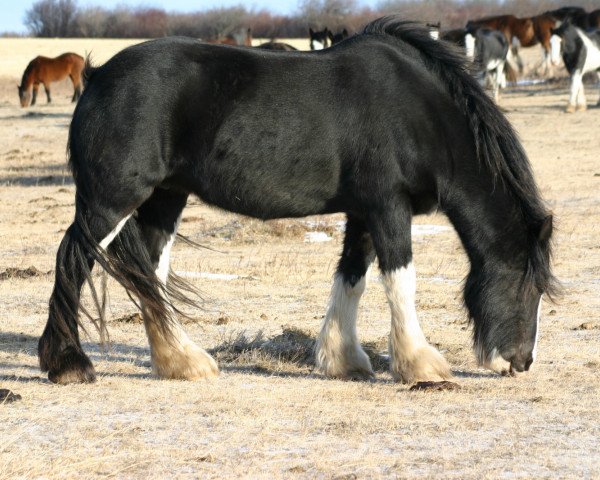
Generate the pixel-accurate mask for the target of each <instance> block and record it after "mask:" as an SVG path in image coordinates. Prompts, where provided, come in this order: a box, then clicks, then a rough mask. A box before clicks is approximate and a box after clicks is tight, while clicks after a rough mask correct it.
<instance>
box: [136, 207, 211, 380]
mask: <svg viewBox="0 0 600 480" xmlns="http://www.w3.org/2000/svg"><path fill="white" fill-rule="evenodd" d="M180 221H181V216H179V218H178V219H177V221H176V222H175V226H174V230H173V233H172V234H171V236H170V237H169V239H168V240H167V243H166V244H165V246H164V247H163V250H162V252H161V254H160V258H159V261H158V266H157V268H156V276H157V277H158V278H159V280H160V281H161V282H162V283H163V284H164V285H166V284H167V279H168V277H169V260H170V256H171V247H172V246H173V242H174V241H175V236H176V235H177V229H178V227H179V222H180ZM142 313H143V317H144V326H145V327H146V334H147V335H148V342H149V343H150V356H151V360H152V370H153V371H154V373H155V374H156V375H157V376H159V377H160V378H170V379H181V380H200V379H204V378H211V377H215V376H217V375H218V373H219V368H218V367H217V363H216V362H215V360H214V359H213V358H212V357H211V356H210V355H209V354H208V353H207V352H206V351H205V350H203V349H202V348H200V347H198V346H197V345H196V344H195V343H194V342H193V341H192V340H191V339H190V338H189V337H188V335H187V333H185V331H184V330H183V327H182V326H181V324H180V323H179V322H178V321H177V319H176V318H175V316H173V317H172V319H171V325H170V327H169V331H168V334H167V336H168V337H170V338H166V337H165V332H164V331H162V330H159V329H158V328H157V326H156V325H157V322H155V321H154V320H153V318H152V317H151V315H152V313H151V312H149V311H148V310H147V309H145V308H143V312H142Z"/></svg>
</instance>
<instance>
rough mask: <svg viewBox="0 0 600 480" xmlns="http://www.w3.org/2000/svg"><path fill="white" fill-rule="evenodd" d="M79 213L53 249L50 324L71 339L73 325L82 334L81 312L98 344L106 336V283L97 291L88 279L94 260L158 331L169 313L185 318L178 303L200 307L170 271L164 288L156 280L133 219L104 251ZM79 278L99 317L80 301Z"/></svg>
mask: <svg viewBox="0 0 600 480" xmlns="http://www.w3.org/2000/svg"><path fill="white" fill-rule="evenodd" d="M84 211H85V209H84V208H80V206H79V207H78V208H77V213H76V216H75V222H74V223H73V224H72V225H71V226H70V227H69V229H68V230H67V232H66V233H65V236H64V238H63V240H62V242H61V244H60V246H59V249H58V253H57V269H56V278H55V286H54V292H53V295H52V297H51V301H50V312H49V313H50V317H51V319H52V320H53V321H52V325H53V326H54V328H56V329H58V331H59V332H60V334H62V335H64V336H65V337H67V338H71V339H73V340H76V339H74V338H73V336H77V335H78V334H77V328H76V327H77V325H78V326H79V327H81V328H82V330H83V331H84V332H86V329H85V326H84V324H83V323H82V322H81V319H80V315H79V314H78V312H81V313H83V314H84V316H85V317H87V318H88V319H89V320H90V321H91V322H92V324H93V325H94V326H95V328H96V329H97V331H98V332H99V334H100V339H101V342H105V341H106V340H108V338H109V337H108V332H107V326H106V323H107V322H106V315H105V305H106V301H105V299H106V285H105V282H103V284H102V288H101V291H100V293H99V292H98V290H97V289H96V287H95V285H94V281H93V278H92V267H93V265H94V263H98V264H99V265H100V266H101V267H102V268H103V269H104V270H105V271H106V272H107V273H108V274H109V275H110V276H112V277H113V278H114V279H116V280H117V281H118V282H119V283H120V284H121V285H122V286H123V287H124V288H125V289H126V291H127V293H128V295H129V296H130V298H131V299H132V300H133V302H134V303H135V304H136V305H137V306H138V307H139V308H142V305H143V308H144V310H145V311H146V312H147V313H148V315H147V317H148V318H149V319H151V321H154V322H155V323H156V327H157V328H158V329H159V331H163V332H166V331H167V330H168V328H169V327H170V325H171V324H172V321H173V320H174V318H175V317H174V315H178V316H184V317H185V316H187V315H186V314H185V312H183V311H182V310H181V308H180V307H179V306H177V305H187V306H190V307H194V308H200V307H201V302H200V301H199V300H201V297H200V296H199V295H198V293H197V292H196V290H195V289H194V287H193V286H191V285H190V284H189V283H187V282H186V281H185V280H183V279H181V278H179V277H177V276H176V275H173V274H172V275H171V276H170V277H169V282H168V283H167V285H166V286H165V285H163V283H162V282H161V281H160V280H159V278H158V277H157V276H156V273H155V266H154V264H153V262H152V260H151V257H150V253H149V251H148V248H147V246H146V243H145V241H144V239H143V237H142V234H141V230H140V228H139V226H138V224H137V221H136V220H135V219H134V218H130V219H129V221H127V223H126V224H125V226H124V227H123V229H122V230H121V231H120V233H119V234H118V235H117V236H116V237H115V239H114V240H113V242H112V243H111V244H110V246H109V248H108V251H104V250H103V249H102V248H101V247H100V246H99V244H98V243H97V242H96V241H95V240H94V236H93V235H92V233H91V231H90V227H89V225H88V222H87V220H86V216H85V215H84V213H83V212H84ZM84 282H85V283H87V284H88V285H89V288H90V293H91V296H92V299H93V303H94V307H95V310H96V311H97V313H98V316H95V315H94V314H93V313H92V312H91V311H90V310H89V309H88V308H86V307H85V306H84V305H82V304H81V302H80V292H81V287H82V285H83V283H84ZM196 299H198V300H196ZM57 333H58V332H57ZM86 333H87V332H86ZM167 337H170V336H167Z"/></svg>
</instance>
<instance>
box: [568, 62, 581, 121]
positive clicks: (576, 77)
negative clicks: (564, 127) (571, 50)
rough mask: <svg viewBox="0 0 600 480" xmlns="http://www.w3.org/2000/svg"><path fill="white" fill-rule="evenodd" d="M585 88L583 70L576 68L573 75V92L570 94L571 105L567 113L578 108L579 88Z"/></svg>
mask: <svg viewBox="0 0 600 480" xmlns="http://www.w3.org/2000/svg"><path fill="white" fill-rule="evenodd" d="M582 88H583V74H582V73H581V70H576V71H575V72H573V74H572V75H571V93H570V96H569V105H568V106H567V113H573V112H574V111H575V110H577V100H578V98H579V90H581V89H582Z"/></svg>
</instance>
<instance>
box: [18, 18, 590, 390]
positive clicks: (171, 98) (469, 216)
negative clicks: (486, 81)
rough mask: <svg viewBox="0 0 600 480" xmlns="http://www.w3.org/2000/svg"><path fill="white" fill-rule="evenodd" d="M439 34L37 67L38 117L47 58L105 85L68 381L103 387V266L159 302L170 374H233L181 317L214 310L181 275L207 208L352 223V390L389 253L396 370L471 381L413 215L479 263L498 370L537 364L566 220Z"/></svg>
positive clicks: (489, 350)
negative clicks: (191, 201)
mask: <svg viewBox="0 0 600 480" xmlns="http://www.w3.org/2000/svg"><path fill="white" fill-rule="evenodd" d="M562 13H564V12H562ZM562 13H561V14H562ZM557 15H558V14H557ZM552 18H555V20H553V28H554V30H552V33H553V34H555V35H556V36H558V37H560V38H561V39H562V42H561V43H562V50H563V58H564V60H565V63H566V64H567V68H570V66H571V65H575V70H574V72H579V73H574V74H573V76H576V75H582V74H583V73H584V72H585V71H586V69H589V68H591V67H590V65H591V66H593V65H595V64H594V63H593V62H594V61H596V60H594V59H595V58H596V57H594V55H596V54H595V53H593V52H594V50H593V49H592V47H593V46H596V48H597V46H598V43H597V41H596V37H594V36H592V34H588V33H586V32H585V31H584V29H582V28H581V27H579V26H576V24H575V23H574V22H575V21H580V20H576V19H579V17H578V16H576V15H574V14H573V13H572V12H571V13H569V15H567V14H566V13H565V17H564V18H562V19H559V18H558V16H556V17H552ZM586 18H587V20H586V21H588V22H590V21H591V20H590V18H592V19H594V18H596V17H590V16H588V17H586ZM489 21H491V20H489ZM532 22H533V20H532ZM521 23H522V22H520V23H518V24H519V25H521ZM513 24H514V25H517V23H514V22H513V23H505V24H503V25H513ZM532 24H533V23H532ZM475 25H476V22H469V24H468V26H467V28H465V29H464V30H463V32H462V37H463V40H464V41H466V44H468V42H471V41H472V40H471V39H468V40H467V37H468V36H471V37H472V38H473V40H474V45H471V47H469V48H473V52H474V57H475V58H477V55H482V58H483V59H484V61H486V62H488V63H493V62H492V60H491V58H492V56H491V55H492V54H486V53H485V49H486V48H487V47H483V46H482V45H485V44H484V43H483V40H482V35H488V34H487V33H486V30H485V28H487V27H486V26H485V25H487V23H485V22H484V21H479V22H477V25H478V26H477V27H476V26H475ZM498 25H499V24H498ZM499 28H500V30H498V31H499V32H500V36H498V34H494V35H492V36H493V38H496V39H497V40H500V37H501V38H503V39H504V40H505V41H506V43H503V47H502V50H501V53H502V55H504V54H506V55H508V54H507V53H506V52H507V51H508V48H507V47H508V45H512V46H514V44H515V43H514V42H513V37H516V36H517V35H518V33H517V30H512V29H513V26H511V27H508V26H507V27H499ZM503 28H505V29H503ZM508 28H510V30H507V29H508ZM573 29H575V30H574V32H575V33H573ZM436 31H439V25H437V26H435V25H420V24H417V23H413V22H406V21H403V20H401V19H399V18H398V17H395V16H390V17H383V18H380V19H378V20H375V21H373V22H371V23H369V24H368V25H367V26H366V27H365V28H364V30H363V31H362V32H360V33H359V34H357V35H353V36H348V34H347V32H345V31H342V32H340V33H339V34H333V33H332V32H330V31H328V30H327V29H326V30H325V31H320V32H315V31H312V30H311V31H310V34H311V47H312V48H313V49H314V50H318V51H316V52H297V51H291V50H293V48H292V47H290V48H287V47H286V46H285V44H284V46H283V47H282V46H278V45H274V44H276V43H277V42H269V45H268V46H266V45H262V46H261V47H262V48H247V47H245V46H222V45H215V44H212V43H209V42H199V41H197V40H193V39H185V38H162V39H157V40H152V41H149V42H145V43H142V44H138V45H134V46H131V47H129V48H126V49H124V50H122V51H121V52H119V53H117V54H116V55H115V56H114V57H113V58H112V59H111V60H109V61H108V62H107V63H105V64H104V65H102V66H99V67H93V66H92V65H90V64H89V63H88V64H85V62H84V60H83V59H82V58H81V57H78V56H74V55H72V54H65V55H62V56H61V57H58V58H57V59H55V60H50V59H47V61H46V62H44V61H42V60H39V59H36V60H34V61H33V62H32V64H30V66H29V67H28V68H27V70H26V73H25V74H24V76H23V81H22V83H21V86H20V87H19V94H20V98H21V99H22V104H25V103H26V102H24V101H23V98H24V96H25V95H26V92H27V91H28V88H29V87H30V85H33V87H34V95H33V99H32V100H33V101H35V92H36V90H35V89H36V85H39V83H43V84H44V86H45V88H46V91H47V93H48V101H50V93H49V87H48V85H47V83H48V82H50V81H53V80H55V79H57V78H58V73H57V71H58V67H56V69H55V70H52V71H51V68H50V67H48V66H42V65H43V64H44V63H46V64H52V65H59V66H60V69H62V71H63V72H64V73H63V74H64V75H69V76H70V77H71V79H72V80H73V84H74V85H75V95H74V98H73V100H76V99H77V98H76V97H79V91H80V85H81V80H80V78H81V76H83V77H84V78H85V79H86V88H85V92H84V93H83V95H81V97H80V98H79V101H78V103H77V106H76V108H75V111H74V114H73V118H72V122H71V125H70V130H69V139H68V152H69V166H70V168H71V170H72V173H73V177H74V181H75V187H76V197H75V216H74V221H73V223H72V224H71V225H70V227H69V228H68V229H67V230H66V233H65V234H64V237H63V239H62V241H61V244H60V247H59V249H58V253H57V256H56V270H55V279H54V289H53V291H52V295H51V298H50V303H49V314H48V320H47V324H46V327H45V329H44V332H43V334H42V336H41V338H40V341H39V346H38V355H39V361H40V367H41V369H42V370H43V371H45V372H48V377H49V379H50V380H51V381H53V382H56V383H61V384H65V383H76V382H92V381H94V380H95V370H94V367H93V365H92V362H91V361H90V359H89V357H88V356H87V355H86V353H85V352H84V350H83V348H82V345H81V342H80V337H79V327H80V326H81V320H80V312H83V313H85V314H86V315H88V316H89V317H90V318H92V319H94V318H96V316H95V315H92V314H91V313H90V312H87V311H86V310H85V309H83V308H81V305H80V292H81V289H82V286H83V284H84V283H88V284H89V286H90V291H91V294H92V298H93V299H94V300H95V304H96V306H97V308H98V314H99V321H98V322H97V326H98V328H99V330H100V332H101V333H103V332H104V331H105V328H106V321H105V316H104V309H103V306H104V301H103V299H102V298H103V297H102V292H98V291H97V290H96V289H95V288H94V284H93V281H92V275H91V269H92V268H93V266H94V264H99V265H100V266H101V267H102V268H103V269H104V270H105V271H106V272H108V273H109V274H110V275H111V276H113V277H114V278H115V279H116V280H117V281H118V282H119V283H120V284H121V285H123V286H124V287H125V288H126V289H127V291H128V292H129V293H130V294H131V295H132V297H133V298H137V299H138V300H139V305H140V306H141V310H142V316H143V319H144V324H145V328H146V333H147V336H148V340H149V343H150V353H151V362H152V368H153V371H154V372H155V373H156V374H157V375H158V376H159V377H161V378H178V379H190V380H197V379H203V378H208V377H212V376H215V375H217V373H218V367H217V364H216V362H215V361H214V359H213V358H212V357H211V356H210V355H209V354H208V353H207V352H206V351H205V350H203V349H202V348H200V347H199V346H197V345H196V344H195V343H194V342H193V341H192V340H191V339H190V338H189V337H188V336H187V334H186V333H185V331H184V329H183V327H182V324H181V322H180V317H181V316H182V315H184V313H183V312H182V311H181V307H180V305H181V304H184V305H188V306H189V305H194V302H193V300H191V299H190V298H189V296H190V295H189V293H190V290H189V289H190V288H191V287H190V286H189V285H188V284H186V283H185V282H184V281H183V280H181V279H179V278H177V277H176V276H174V275H173V274H172V272H170V270H169V257H170V251H171V247H172V245H173V242H174V240H175V238H176V234H177V228H178V225H179V222H180V219H181V214H182V211H183V209H184V207H185V205H186V202H187V200H188V197H189V196H190V195H195V196H197V197H199V198H200V199H201V200H203V201H204V202H206V203H207V204H209V205H213V206H217V207H219V208H222V209H225V210H228V211H232V212H236V213H239V214H243V215H247V216H252V217H256V218H260V219H273V218H286V217H303V216H307V215H315V214H324V213H344V214H345V215H346V219H347V221H346V229H345V239H344V244H343V249H342V254H341V257H340V260H339V263H338V267H337V271H336V274H335V277H334V282H333V287H332V290H331V297H330V302H329V306H328V308H327V311H326V315H325V319H324V321H323V324H322V327H321V330H320V333H319V335H318V338H317V346H316V351H315V361H316V363H317V365H318V367H319V368H320V370H321V371H322V372H323V373H324V374H325V375H327V376H329V377H335V378H352V379H366V378H370V377H372V376H373V369H372V366H371V363H370V360H369V358H368V356H367V355H366V354H365V352H364V351H363V349H362V347H361V345H360V343H359V340H358V337H357V331H356V321H357V317H358V306H359V301H360V298H361V295H362V294H363V292H364V290H365V287H366V278H367V271H368V269H369V267H370V265H371V263H372V262H373V261H374V260H375V258H378V261H379V268H380V270H381V274H382V283H383V285H384V288H385V293H386V296H387V299H388V303H389V307H390V311H391V331H390V337H389V356H390V370H391V374H392V376H393V377H394V379H396V380H398V381H402V382H419V381H433V382H441V381H446V380H448V379H449V378H451V371H450V368H449V366H448V364H447V363H446V360H445V359H444V358H443V356H442V355H441V354H440V352H438V350H436V349H435V348H434V347H433V346H431V345H430V344H429V343H428V341H427V339H426V338H425V335H424V334H423V332H422V330H421V328H420V325H419V322H418V320H417V313H416V309H415V288H416V274H415V268H414V266H413V262H412V247H411V221H412V217H413V216H414V215H420V214H426V213H428V212H431V211H433V210H436V209H437V210H439V211H441V212H444V213H445V214H446V215H447V216H448V218H449V220H450V221H451V223H452V224H453V226H454V228H455V229H456V231H457V233H458V235H459V237H460V240H461V242H462V244H463V246H464V248H465V251H466V252H467V255H468V258H469V261H470V271H469V274H468V276H467V278H466V281H465V284H464V304H465V306H466V309H467V312H468V315H469V318H470V319H471V322H472V325H473V344H474V348H475V352H476V356H477V359H478V361H479V363H480V364H481V365H483V366H485V367H487V368H489V369H491V370H493V371H496V372H499V373H515V372H523V371H526V370H529V368H530V366H531V364H532V362H533V361H534V360H535V355H536V349H537V338H538V323H539V317H540V304H541V300H542V297H543V296H544V295H546V296H550V297H551V296H552V295H553V293H555V292H556V291H557V288H556V282H555V279H554V276H553V274H552V271H551V266H550V257H551V238H552V230H553V229H552V215H551V212H550V211H549V210H548V208H547V207H546V205H545V202H544V201H543V199H542V198H541V195H540V193H539V191H538V188H537V186H536V182H535V180H534V177H533V174H532V171H531V167H530V164H529V161H528V159H527V156H526V154H525V151H524V149H523V147H522V146H521V144H520V142H519V140H518V138H517V135H516V134H515V133H514V131H513V129H512V126H511V125H510V123H509V122H508V121H507V120H506V118H505V117H504V115H503V114H502V113H501V111H500V110H499V108H498V107H497V105H496V103H495V102H493V101H492V99H491V98H490V97H489V95H487V94H486V93H485V91H484V89H483V88H482V85H481V84H480V82H478V81H477V79H476V78H474V76H473V75H472V74H471V73H470V70H469V69H467V68H466V67H465V57H464V54H463V53H461V52H459V51H458V50H457V48H456V47H454V46H452V45H450V44H449V43H448V42H447V41H440V40H439V39H438V36H439V33H436ZM519 31H520V30H519ZM505 32H510V33H509V34H507V33H505ZM249 34H250V32H246V40H244V41H247V37H248V35H249ZM444 35H447V32H446V33H443V32H442V34H441V37H442V38H443V37H444ZM507 35H509V37H507ZM594 35H597V34H594ZM578 39H579V40H578ZM330 43H333V44H334V45H333V46H332V47H330V48H328V46H329V44H330ZM556 43H558V42H556ZM572 44H575V45H576V46H578V48H580V49H584V50H585V51H586V52H587V54H586V55H587V56H585V57H584V58H585V59H584V61H583V64H582V63H581V59H577V60H576V61H574V63H573V61H572V60H571V56H570V55H572V54H573V51H572V48H571V47H572ZM523 45H524V44H523ZM596 51H597V50H596ZM478 52H484V53H478ZM590 52H592V53H590ZM492 53H493V54H494V55H495V51H494V52H492ZM486 55H488V56H486ZM588 57H589V58H588ZM599 66H600V65H599ZM570 71H571V70H570ZM44 72H45V76H44ZM50 72H52V73H50ZM82 72H83V73H82ZM498 77H502V72H501V71H500V73H499V74H498ZM141 79H143V81H142V80H141ZM316 79H318V80H316ZM579 95H580V93H579V90H578V91H577V95H576V98H575V100H576V101H578V99H579ZM581 95H583V93H582V87H581ZM576 104H577V103H576ZM99 112H101V113H99ZM316 112H318V115H315V113H316Z"/></svg>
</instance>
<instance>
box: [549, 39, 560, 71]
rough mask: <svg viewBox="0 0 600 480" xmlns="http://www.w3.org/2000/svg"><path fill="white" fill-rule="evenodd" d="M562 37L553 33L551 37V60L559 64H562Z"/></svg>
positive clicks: (554, 63)
mask: <svg viewBox="0 0 600 480" xmlns="http://www.w3.org/2000/svg"><path fill="white" fill-rule="evenodd" d="M561 44H562V38H561V37H559V36H558V35H552V36H551V37H550V60H551V61H552V64H553V65H556V66H558V65H559V64H560V51H561V48H560V47H561Z"/></svg>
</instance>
